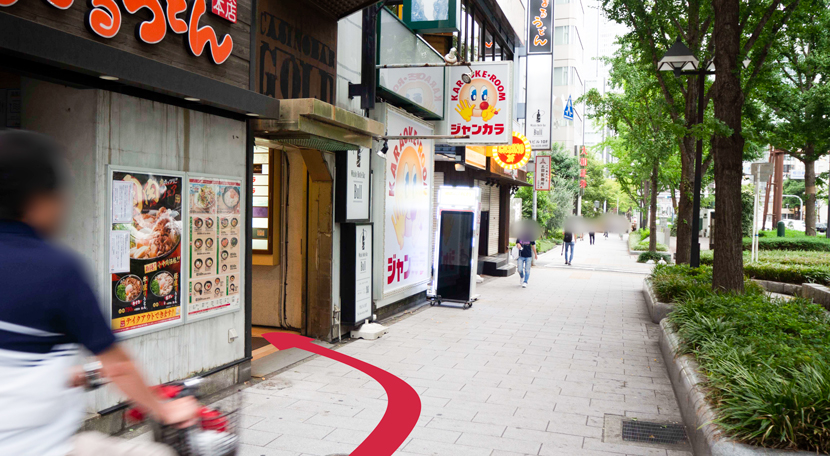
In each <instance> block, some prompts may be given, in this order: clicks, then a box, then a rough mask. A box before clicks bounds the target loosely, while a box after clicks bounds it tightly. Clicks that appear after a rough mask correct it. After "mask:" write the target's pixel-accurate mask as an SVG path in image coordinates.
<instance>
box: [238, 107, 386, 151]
mask: <svg viewBox="0 0 830 456" xmlns="http://www.w3.org/2000/svg"><path fill="white" fill-rule="evenodd" d="M252 124H253V129H254V134H255V136H257V137H259V138H266V139H269V140H272V141H278V142H281V143H284V144H291V145H293V146H297V147H300V148H309V149H318V150H328V151H338V150H355V149H358V148H360V147H366V148H371V147H372V145H373V144H372V142H373V138H377V137H380V136H383V135H384V133H385V131H386V127H385V126H384V125H383V124H382V123H380V122H377V121H374V120H371V119H368V118H366V117H363V116H361V115H358V114H355V113H353V112H351V111H347V110H345V109H341V108H338V107H336V106H333V105H330V104H328V103H326V102H323V101H320V100H317V99H315V98H300V99H294V100H280V115H279V118H278V119H256V120H254V121H252Z"/></svg>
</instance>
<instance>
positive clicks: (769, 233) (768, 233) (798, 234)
mask: <svg viewBox="0 0 830 456" xmlns="http://www.w3.org/2000/svg"><path fill="white" fill-rule="evenodd" d="M758 237H778V231H776V230H764V231H758ZM784 237H788V238H804V237H807V234H805V233H804V232H803V231H798V230H791V229H789V228H785V229H784Z"/></svg>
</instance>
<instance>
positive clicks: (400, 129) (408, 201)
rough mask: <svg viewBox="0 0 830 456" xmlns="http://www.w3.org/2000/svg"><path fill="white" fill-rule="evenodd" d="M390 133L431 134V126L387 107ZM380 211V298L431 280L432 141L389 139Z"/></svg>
mask: <svg viewBox="0 0 830 456" xmlns="http://www.w3.org/2000/svg"><path fill="white" fill-rule="evenodd" d="M387 116H388V118H387V123H386V126H387V133H388V134H389V135H390V136H403V135H406V136H424V135H432V134H433V130H432V128H430V127H428V126H427V125H425V124H423V123H421V122H418V121H416V120H415V119H412V118H410V117H408V116H405V115H403V114H399V113H398V112H396V111H394V110H392V109H389V110H388V114H387ZM388 144H389V151H388V152H387V154H386V179H385V184H386V185H385V188H384V215H383V264H382V265H381V268H380V271H381V272H382V273H383V296H384V297H385V296H388V295H389V294H392V293H395V292H399V291H402V290H404V289H406V288H410V287H413V286H416V285H420V284H424V283H427V282H428V281H429V278H430V258H429V256H430V250H431V249H430V239H431V234H432V233H431V230H432V217H430V214H431V204H432V197H431V196H432V171H433V170H432V168H433V150H434V146H433V142H432V140H424V139H402V140H390V141H389V143H388Z"/></svg>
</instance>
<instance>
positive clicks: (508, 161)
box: [492, 131, 531, 169]
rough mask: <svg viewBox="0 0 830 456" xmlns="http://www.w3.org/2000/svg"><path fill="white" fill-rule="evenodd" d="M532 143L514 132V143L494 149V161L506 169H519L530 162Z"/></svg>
mask: <svg viewBox="0 0 830 456" xmlns="http://www.w3.org/2000/svg"><path fill="white" fill-rule="evenodd" d="M530 152H531V147H530V141H528V140H527V138H525V136H524V135H523V134H521V133H519V132H516V131H514V132H513V142H512V143H511V144H510V145H507V146H497V147H495V148H493V150H492V154H493V160H494V161H495V162H496V163H497V164H498V165H499V166H501V167H502V168H504V169H519V168H521V167H522V166H524V165H526V164H527V162H528V161H530Z"/></svg>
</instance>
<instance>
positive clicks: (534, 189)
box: [533, 176, 536, 221]
mask: <svg viewBox="0 0 830 456" xmlns="http://www.w3.org/2000/svg"><path fill="white" fill-rule="evenodd" d="M533 177H534V178H535V177H536V176H533ZM533 221H536V188H535V187H534V188H533Z"/></svg>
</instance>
